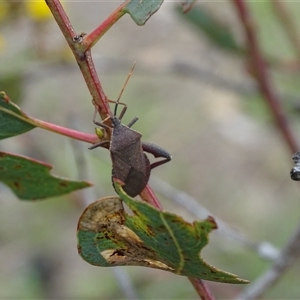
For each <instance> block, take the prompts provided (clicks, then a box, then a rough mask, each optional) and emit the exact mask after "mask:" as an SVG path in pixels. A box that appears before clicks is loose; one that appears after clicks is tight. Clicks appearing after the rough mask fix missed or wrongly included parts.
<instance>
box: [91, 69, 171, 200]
mask: <svg viewBox="0 0 300 300" xmlns="http://www.w3.org/2000/svg"><path fill="white" fill-rule="evenodd" d="M133 68H134V66H133ZM133 68H132V69H131V71H130V73H129V75H128V77H127V79H126V81H125V84H124V86H123V88H122V90H121V93H120V95H119V97H118V100H117V101H112V100H109V101H110V102H113V103H115V109H114V115H113V116H109V117H108V118H107V119H110V121H111V125H110V126H109V125H107V124H105V123H104V121H103V122H101V123H100V122H97V121H96V120H95V119H96V114H97V109H95V113H94V117H93V122H94V124H96V125H98V126H100V127H102V128H103V129H104V130H107V131H108V132H109V131H110V130H111V140H110V141H102V142H99V143H97V144H94V145H93V146H91V147H90V148H89V149H95V148H97V147H100V146H104V147H105V146H108V145H109V151H110V155H111V160H112V178H117V179H120V180H121V181H123V182H124V186H123V189H124V191H125V192H126V193H127V194H128V195H129V196H131V197H135V196H137V195H138V194H139V193H140V192H141V191H142V190H143V189H144V188H145V186H146V185H147V183H148V181H149V177H150V172H151V169H153V168H155V167H157V166H159V165H162V164H165V163H167V162H168V161H170V160H171V155H170V154H169V153H168V152H167V151H166V150H164V149H163V148H161V147H159V146H157V145H154V144H151V143H143V142H141V138H142V134H141V133H139V132H138V131H135V130H133V129H131V126H132V125H133V124H134V123H135V122H136V121H137V120H138V118H137V117H135V118H133V119H132V120H131V122H129V124H128V125H127V126H126V125H124V124H122V122H121V120H122V118H123V116H124V114H125V112H126V110H127V106H126V104H125V103H122V102H119V100H120V98H121V95H122V93H123V91H124V88H125V86H126V84H127V82H128V80H129V78H130V76H131V74H132V71H133ZM119 104H121V105H123V106H124V107H123V109H122V111H121V113H120V115H119V117H117V108H118V105H119ZM107 119H106V120H107ZM106 120H105V121H106ZM96 133H97V134H98V135H99V137H102V135H103V133H102V132H101V134H99V129H98V130H97V129H96ZM144 151H145V152H148V153H151V154H152V155H153V156H154V157H162V158H163V159H162V160H160V161H157V162H154V163H152V164H150V161H149V159H148V157H147V156H146V154H145V153H144Z"/></svg>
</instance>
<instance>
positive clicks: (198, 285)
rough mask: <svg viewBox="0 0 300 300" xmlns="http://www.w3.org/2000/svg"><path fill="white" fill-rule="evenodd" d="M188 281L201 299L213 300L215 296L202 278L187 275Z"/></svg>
mask: <svg viewBox="0 0 300 300" xmlns="http://www.w3.org/2000/svg"><path fill="white" fill-rule="evenodd" d="M189 280H190V282H191V283H192V285H193V287H194V288H195V290H196V292H197V293H198V295H199V296H200V298H201V299H202V300H214V299H215V297H214V296H213V295H212V294H211V292H210V290H209V288H208V286H207V284H206V283H205V281H203V280H202V279H198V278H191V277H189Z"/></svg>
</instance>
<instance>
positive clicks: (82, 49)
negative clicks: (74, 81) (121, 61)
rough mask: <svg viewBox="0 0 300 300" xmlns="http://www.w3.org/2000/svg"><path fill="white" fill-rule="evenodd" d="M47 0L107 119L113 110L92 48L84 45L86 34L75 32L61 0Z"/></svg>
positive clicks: (103, 115)
mask: <svg viewBox="0 0 300 300" xmlns="http://www.w3.org/2000/svg"><path fill="white" fill-rule="evenodd" d="M45 1H46V3H47V5H48V6H49V8H50V10H51V12H52V14H53V17H54V19H55V20H56V22H57V24H58V26H59V28H60V30H61V32H62V33H63V35H64V37H65V39H66V41H67V42H68V45H69V47H70V49H71V50H72V52H73V54H74V57H75V59H76V61H77V64H78V65H79V67H80V70H81V73H82V75H83V78H84V80H85V82H86V85H87V87H88V89H89V91H90V93H91V95H92V99H93V101H94V102H95V103H96V104H97V106H98V111H99V114H100V116H101V118H102V119H105V118H106V117H107V115H108V114H109V115H111V111H110V107H109V104H108V101H107V97H106V95H105V93H104V90H103V88H102V85H101V83H100V80H99V78H98V75H97V72H96V69H95V66H94V63H93V60H92V58H91V52H90V49H89V50H87V49H86V46H85V45H83V40H84V34H83V33H81V34H79V35H78V34H76V33H75V30H74V28H73V26H72V24H71V22H70V20H69V18H68V16H67V14H66V13H65V11H64V9H63V7H62V5H61V3H60V1H59V0H45Z"/></svg>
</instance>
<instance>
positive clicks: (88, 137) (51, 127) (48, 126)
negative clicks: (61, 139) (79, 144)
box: [0, 106, 99, 144]
mask: <svg viewBox="0 0 300 300" xmlns="http://www.w3.org/2000/svg"><path fill="white" fill-rule="evenodd" d="M0 111H3V112H5V113H7V114H8V115H11V116H14V117H15V118H17V119H19V120H22V121H24V122H26V123H29V124H31V125H33V126H36V127H39V128H42V129H45V130H48V131H52V132H55V133H58V134H60V135H64V136H67V137H70V138H73V139H75V140H78V141H83V142H87V143H91V144H94V143H96V142H97V141H98V140H99V138H98V137H97V135H95V134H90V133H84V132H81V131H77V130H73V129H70V128H66V127H62V126H59V125H56V124H52V123H48V122H45V121H42V120H39V119H36V118H33V117H29V116H27V115H26V116H25V115H19V114H17V113H15V112H13V111H11V110H9V109H6V108H4V107H1V106H0Z"/></svg>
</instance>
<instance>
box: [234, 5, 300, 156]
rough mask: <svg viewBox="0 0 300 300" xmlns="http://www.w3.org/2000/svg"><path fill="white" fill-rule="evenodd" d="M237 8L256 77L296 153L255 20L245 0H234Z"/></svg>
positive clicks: (292, 150) (277, 121)
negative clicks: (257, 32)
mask: <svg viewBox="0 0 300 300" xmlns="http://www.w3.org/2000/svg"><path fill="white" fill-rule="evenodd" d="M232 1H233V3H234V4H235V7H236V9H237V13H238V16H239V18H240V21H241V23H242V25H243V27H244V30H245V34H246V37H247V42H248V48H249V54H250V61H251V63H252V68H253V71H254V74H255V75H254V77H255V79H256V81H257V84H258V86H259V89H260V91H261V93H262V95H263V96H264V98H265V100H266V102H267V104H268V105H269V107H270V110H271V112H272V114H273V116H274V118H275V121H276V123H277V126H278V128H279V130H280V131H281V134H282V136H283V138H284V139H285V141H286V143H287V145H288V147H289V148H290V150H291V152H292V153H294V152H296V151H298V150H299V148H298V145H297V142H296V139H295V137H294V135H293V134H292V132H291V130H290V127H289V125H288V120H287V118H286V116H285V114H284V110H283V108H282V106H281V104H280V102H279V100H278V97H277V95H276V93H275V92H274V87H273V86H272V84H271V81H270V79H269V76H268V74H267V69H266V63H265V61H264V59H263V56H262V54H261V51H260V48H259V45H258V41H257V37H256V33H255V30H254V24H253V20H252V18H251V16H250V13H249V11H248V9H247V6H246V4H245V1H244V0H232Z"/></svg>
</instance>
